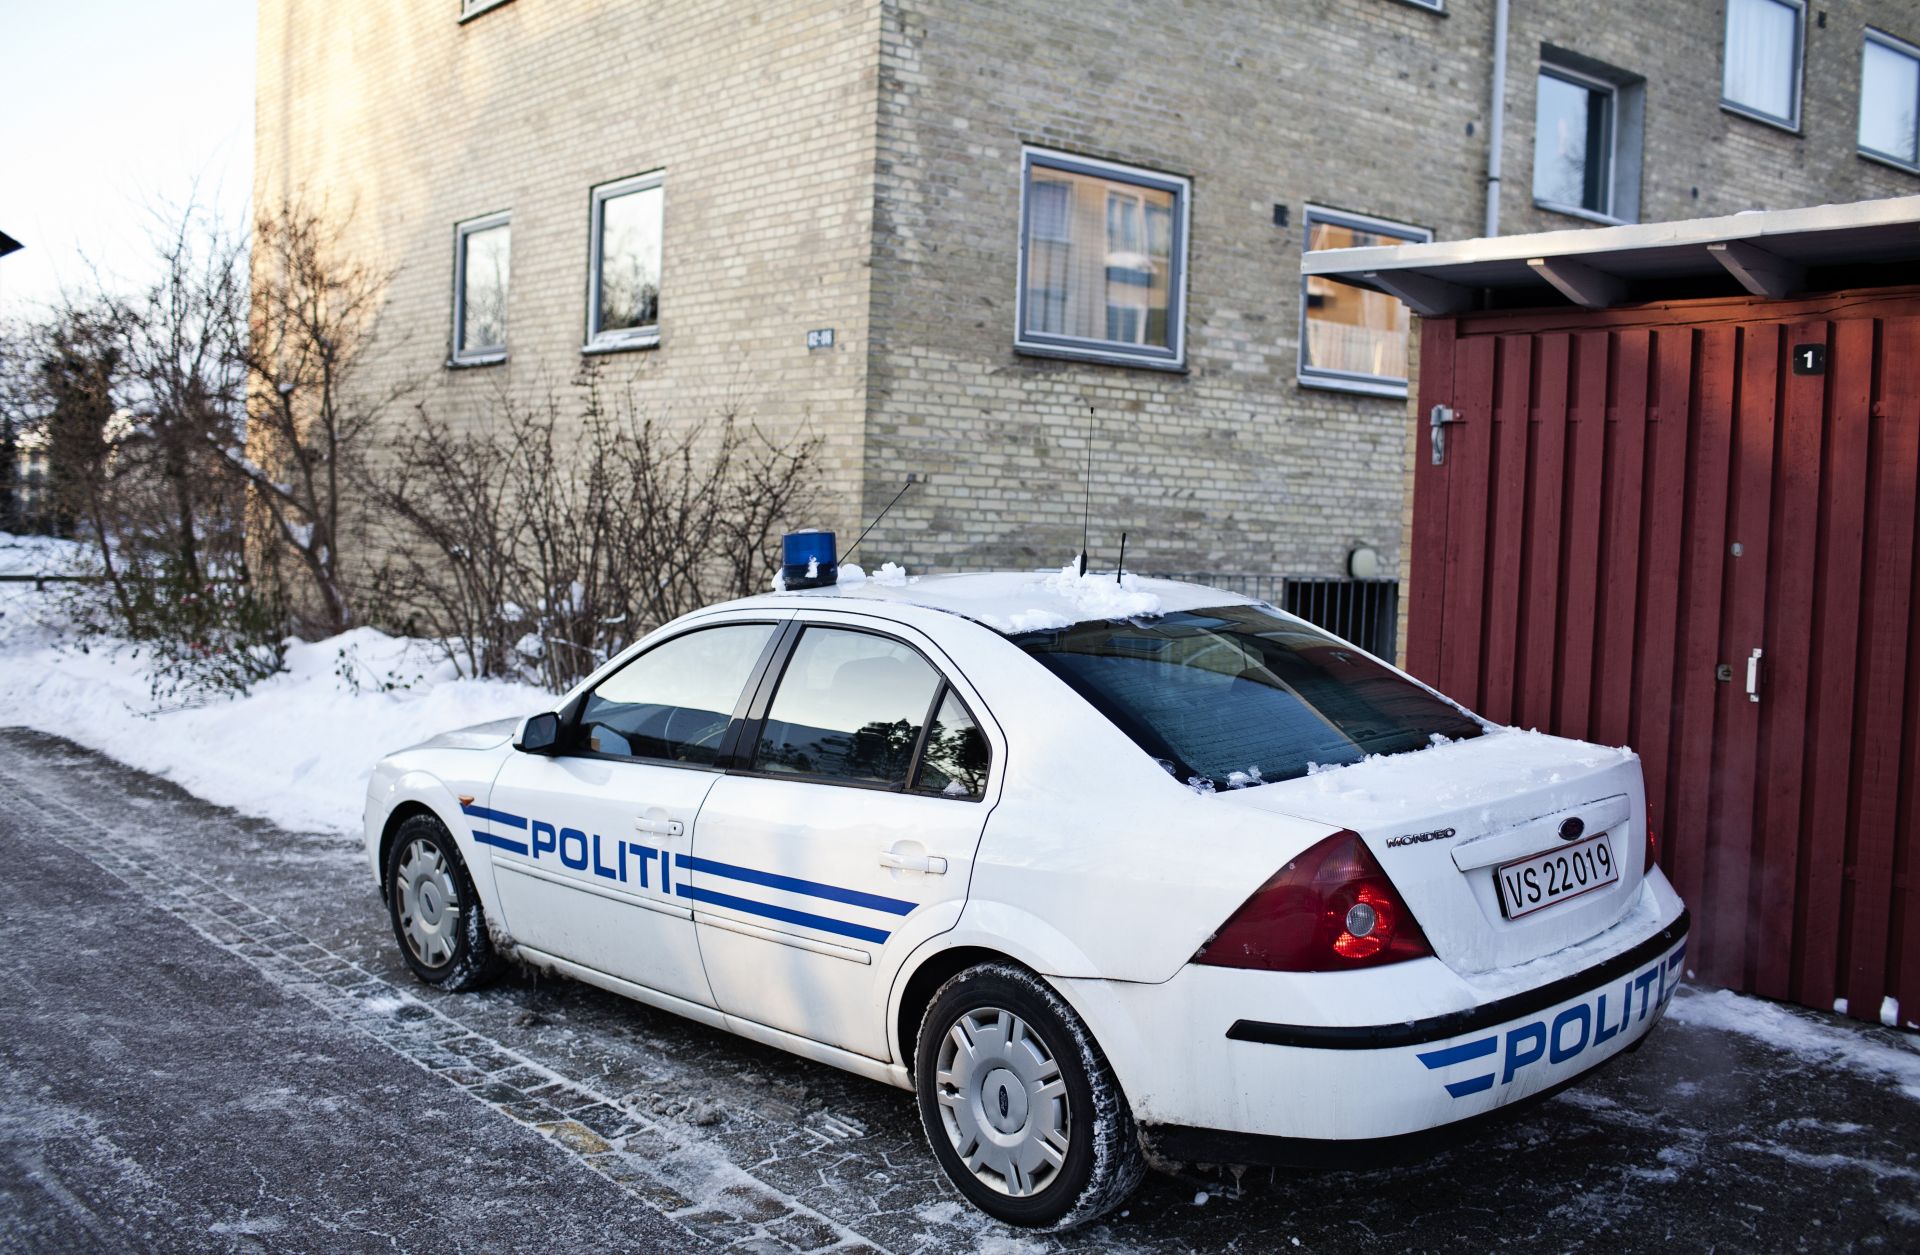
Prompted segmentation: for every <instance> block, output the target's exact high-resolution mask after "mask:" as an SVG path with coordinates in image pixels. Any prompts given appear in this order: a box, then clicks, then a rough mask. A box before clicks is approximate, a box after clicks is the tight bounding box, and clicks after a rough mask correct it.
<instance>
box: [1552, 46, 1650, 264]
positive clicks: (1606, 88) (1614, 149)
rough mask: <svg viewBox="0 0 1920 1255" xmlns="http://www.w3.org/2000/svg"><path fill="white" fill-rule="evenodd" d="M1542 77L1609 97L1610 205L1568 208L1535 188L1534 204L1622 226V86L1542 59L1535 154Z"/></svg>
mask: <svg viewBox="0 0 1920 1255" xmlns="http://www.w3.org/2000/svg"><path fill="white" fill-rule="evenodd" d="M1543 77H1545V78H1557V79H1559V80H1560V81H1561V82H1563V83H1571V84H1573V85H1574V86H1575V87H1584V88H1586V89H1587V90H1588V91H1592V92H1599V93H1600V94H1602V95H1603V96H1605V97H1606V109H1607V153H1606V157H1607V177H1606V192H1607V206H1606V208H1605V209H1588V208H1587V207H1586V206H1585V205H1569V204H1565V203H1563V202H1561V201H1557V200H1545V199H1542V197H1541V196H1540V193H1539V192H1538V191H1536V190H1534V189H1533V188H1529V189H1528V190H1529V191H1532V192H1533V203H1534V205H1535V207H1537V208H1540V209H1545V210H1549V211H1550V212H1553V213H1557V214H1566V215H1568V216H1569V217H1574V218H1585V219H1586V220H1587V221H1589V222H1604V223H1606V224H1608V225H1609V226H1617V225H1619V224H1621V223H1624V222H1626V221H1628V219H1626V218H1623V217H1621V216H1620V215H1619V212H1618V211H1619V207H1620V87H1621V85H1620V84H1619V83H1616V82H1612V81H1610V80H1608V79H1604V78H1601V77H1600V76H1599V75H1596V74H1589V73H1587V72H1586V71H1584V70H1578V69H1575V68H1574V67H1572V66H1569V65H1565V64H1562V63H1561V62H1558V61H1551V60H1548V59H1546V58H1544V57H1543V58H1542V59H1541V61H1540V68H1539V69H1538V70H1537V71H1536V72H1535V74H1534V106H1533V129H1534V136H1535V138H1534V151H1535V152H1536V153H1538V152H1539V131H1540V104H1539V94H1540V79H1541V78H1543ZM1530 173H1531V178H1532V182H1533V183H1535V184H1537V183H1538V182H1539V172H1538V171H1532V172H1530Z"/></svg>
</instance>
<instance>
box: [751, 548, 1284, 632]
mask: <svg viewBox="0 0 1920 1255" xmlns="http://www.w3.org/2000/svg"><path fill="white" fill-rule="evenodd" d="M786 598H797V599H803V600H805V601H807V602H809V603H818V602H822V601H836V600H859V601H880V602H890V603H893V604H895V605H908V606H922V607H925V608H926V609H929V610H943V611H945V612H947V613H948V614H955V615H959V616H960V617H962V618H966V619H972V620H973V621H975V622H976V623H980V624H982V625H984V626H986V627H990V628H992V629H993V630H994V631H996V632H1004V633H1006V634H1008V635H1014V634H1017V633H1020V632H1038V631H1044V630H1046V629H1048V628H1062V627H1069V626H1071V625H1073V624H1075V623H1085V622H1088V621H1091V620H1096V619H1127V618H1134V617H1138V616H1141V615H1156V614H1166V613H1169V612H1172V611H1179V610H1199V609H1203V608H1206V607H1210V606H1238V605H1251V604H1253V603H1254V602H1255V600H1256V599H1255V598H1252V597H1247V596H1245V595H1243V594H1240V593H1230V592H1227V591H1225V590H1223V589H1218V588H1209V587H1207V586H1205V585H1203V584H1187V583H1183V582H1181V581H1179V580H1161V579H1151V578H1147V577H1144V576H1138V575H1122V576H1121V577H1120V578H1119V580H1118V581H1116V580H1115V579H1114V573H1113V572H1112V571H1106V572H1092V571H1090V572H1088V573H1087V574H1086V575H1077V574H1076V573H1075V567H1074V564H1071V563H1069V564H1068V565H1067V566H1065V567H1062V568H1061V569H1060V570H1058V571H1052V572H1044V571H1043V572H1033V571H1026V572H1021V571H988V572H973V573H967V574H960V575H918V576H909V575H908V574H907V573H906V572H905V571H904V570H902V569H901V568H900V567H897V566H895V565H894V564H893V563H891V562H889V563H886V564H885V565H884V566H882V567H881V568H880V569H879V570H878V571H876V572H874V573H873V574H871V575H869V574H867V573H866V572H865V571H863V570H862V569H861V568H860V567H858V566H855V565H853V564H851V563H846V564H842V566H841V567H840V582H839V583H838V584H834V585H829V586H827V587H825V588H808V589H797V590H794V591H792V592H784V593H780V592H776V593H773V594H770V595H768V598H767V599H768V600H776V599H777V600H784V599H786ZM753 600H755V601H759V600H761V598H754V599H753Z"/></svg>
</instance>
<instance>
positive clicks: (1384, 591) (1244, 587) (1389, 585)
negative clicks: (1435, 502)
mask: <svg viewBox="0 0 1920 1255" xmlns="http://www.w3.org/2000/svg"><path fill="white" fill-rule="evenodd" d="M1154 574H1156V575H1161V578H1163V579H1170V580H1185V581H1187V582H1188V583H1191V584H1206V585H1209V586H1211V587H1213V588H1224V589H1226V590H1227V591H1228V592H1232V593H1240V594H1242V595H1244V596H1247V597H1256V598H1258V599H1260V600H1261V601H1265V602H1269V603H1271V604H1273V605H1276V606H1278V607H1280V608H1281V609H1282V610H1285V611H1286V612H1287V613H1288V614H1297V615H1299V616H1300V617H1301V618H1303V619H1305V620H1306V621H1307V622H1308V623H1311V624H1313V625H1314V626H1315V627H1323V628H1325V629H1326V630H1327V631H1329V632H1332V633H1333V634H1334V635H1335V636H1339V637H1343V638H1345V639H1347V640H1350V641H1352V642H1353V643H1354V644H1356V645H1358V646H1360V648H1362V649H1364V650H1366V651H1367V652H1368V653H1370V654H1374V655H1376V656H1377V657H1381V658H1385V659H1388V660H1389V661H1391V660H1392V658H1393V656H1394V649H1395V648H1396V647H1397V645H1398V643H1399V642H1398V634H1399V626H1400V581H1399V580H1355V579H1340V578H1337V577H1333V576H1324V575H1247V574H1222V573H1219V572H1184V573H1180V574H1171V573H1169V574H1161V573H1160V572H1154Z"/></svg>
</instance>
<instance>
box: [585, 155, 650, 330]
mask: <svg viewBox="0 0 1920 1255" xmlns="http://www.w3.org/2000/svg"><path fill="white" fill-rule="evenodd" d="M664 196H665V192H664V189H662V188H661V187H659V186H654V187H647V188H641V189H639V190H637V191H631V192H622V193H619V194H618V195H612V196H608V197H606V198H605V199H603V200H602V201H601V202H600V237H599V239H598V241H597V246H598V248H599V258H600V290H599V293H598V298H597V299H598V304H597V307H596V309H597V313H596V318H597V322H596V325H595V328H594V330H595V332H596V333H605V332H613V331H628V330H634V329H638V328H648V327H653V326H655V325H656V324H658V323H659V321H660V229H661V208H662V203H663V199H664Z"/></svg>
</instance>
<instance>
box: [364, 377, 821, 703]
mask: <svg viewBox="0 0 1920 1255" xmlns="http://www.w3.org/2000/svg"><path fill="white" fill-rule="evenodd" d="M819 449H820V442H819V440H818V438H817V437H812V436H803V437H796V438H794V439H791V440H786V441H781V440H776V439H774V438H772V437H770V436H769V435H768V434H767V433H766V432H764V431H763V430H761V429H760V428H759V427H758V426H757V425H755V424H754V423H753V422H752V421H751V420H750V419H747V418H745V417H743V416H742V415H741V414H740V413H739V412H738V410H737V409H735V408H731V407H730V408H728V409H725V410H723V411H722V412H721V413H719V414H718V415H716V416H714V418H712V419H711V420H709V421H705V422H700V423H695V424H690V425H687V426H685V427H683V428H678V429H669V428H668V427H667V426H665V425H663V424H660V423H657V422H655V421H654V420H653V419H652V418H651V417H648V416H645V415H643V414H642V413H641V412H640V410H639V407H638V406H637V405H636V404H635V403H634V400H633V398H632V397H631V395H630V394H623V395H621V396H619V397H618V398H616V399H614V400H612V401H609V399H608V397H607V395H606V393H605V391H604V390H603V388H602V387H601V386H600V384H599V382H598V381H597V380H596V379H593V378H592V377H591V376H589V378H588V381H587V382H586V383H585V384H584V385H583V388H582V393H581V398H580V402H579V404H578V406H577V407H575V408H572V409H571V410H569V408H568V407H566V406H563V405H562V404H561V402H560V400H559V398H558V397H557V396H555V395H553V394H552V393H549V395H548V396H547V397H546V398H545V400H544V401H543V402H542V403H540V404H538V405H523V404H519V403H516V402H514V401H513V400H511V399H510V398H508V397H506V396H504V395H503V396H501V397H499V398H497V399H496V400H495V402H494V404H493V406H492V409H491V412H490V413H488V414H487V415H485V416H484V417H483V418H482V419H481V420H480V421H479V422H477V423H475V424H472V425H471V426H469V427H467V428H465V429H462V430H455V429H454V428H453V427H452V426H451V425H450V424H448V423H447V422H445V421H444V420H442V419H440V418H438V417H436V416H434V415H432V414H430V413H428V412H427V411H426V409H425V407H421V410H420V413H419V416H418V419H417V421H416V422H415V423H414V424H413V426H412V428H411V430H410V431H409V432H408V434H407V435H405V436H404V437H402V438H401V439H400V440H399V441H398V442H397V444H396V445H395V446H394V448H393V449H392V450H391V455H390V457H388V458H386V459H383V461H382V465H381V468H380V469H379V471H378V472H377V473H376V474H374V475H373V476H372V477H371V483H372V495H373V498H374V500H375V502H376V504H377V506H378V508H379V510H380V511H381V513H382V515H383V517H384V518H385V519H386V520H387V521H388V524H389V526H390V527H391V528H392V530H393V533H394V534H393V537H392V541H393V545H392V553H391V556H390V557H389V558H388V560H387V562H386V563H385V565H384V566H383V567H382V570H381V574H380V577H379V579H378V581H377V582H378V584H379V586H380V587H381V588H382V590H383V600H385V601H386V602H387V603H389V604H390V605H392V606H394V607H396V610H395V611H393V612H391V618H392V620H393V623H392V625H393V626H395V627H397V628H400V629H401V630H405V631H409V632H411V633H413V634H418V635H426V636H431V637H436V638H440V639H442V640H443V641H444V642H445V648H446V650H447V652H448V656H449V658H451V659H452V660H453V662H454V663H455V664H456V665H457V666H459V667H460V668H461V670H462V671H463V672H464V673H465V674H468V675H475V676H499V675H510V676H517V677H520V678H524V679H527V680H530V681H533V682H536V683H539V684H542V685H544V686H545V687H547V688H549V689H553V690H556V691H557V690H560V689H564V688H567V687H570V686H571V685H572V684H573V683H575V682H576V681H578V680H579V679H580V678H582V677H583V676H585V675H586V674H588V673H589V672H590V671H592V670H593V669H594V668H595V667H596V666H598V665H599V664H600V663H601V662H603V661H605V660H606V659H607V658H609V657H611V656H612V655H613V654H614V653H617V652H618V651H619V650H620V649H622V648H624V647H625V646H626V645H627V644H629V643H630V642H632V641H634V640H636V639H638V638H639V637H640V636H641V635H643V634H644V633H646V632H647V631H650V630H651V629H652V628H654V627H656V626H658V625H659V624H661V623H664V622H666V621H667V620H669V619H672V618H674V617H676V616H678V615H681V614H684V613H686V612H687V611H689V610H693V609H696V608H698V607H700V606H703V605H707V604H710V603H711V602H713V601H716V600H721V599H724V598H727V597H735V596H744V595H746V594H747V593H751V592H756V591H760V590H763V589H765V588H767V587H768V586H769V584H770V582H771V579H772V576H773V571H774V568H775V567H776V566H777V565H778V559H777V556H776V553H775V550H776V546H775V545H774V543H773V542H774V538H775V537H776V536H777V535H778V533H779V531H780V530H781V528H782V526H783V525H784V524H786V523H788V522H790V521H791V520H793V519H794V518H796V517H799V516H801V515H804V514H805V513H806V512H807V511H808V510H810V509H812V508H813V506H814V504H815V503H816V502H817V500H818V498H817V494H816V492H815V490H814V488H813V481H814V470H815V466H816V464H817V462H818V458H819ZM398 607H405V608H406V609H405V611H400V610H398V609H397V608H398Z"/></svg>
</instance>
